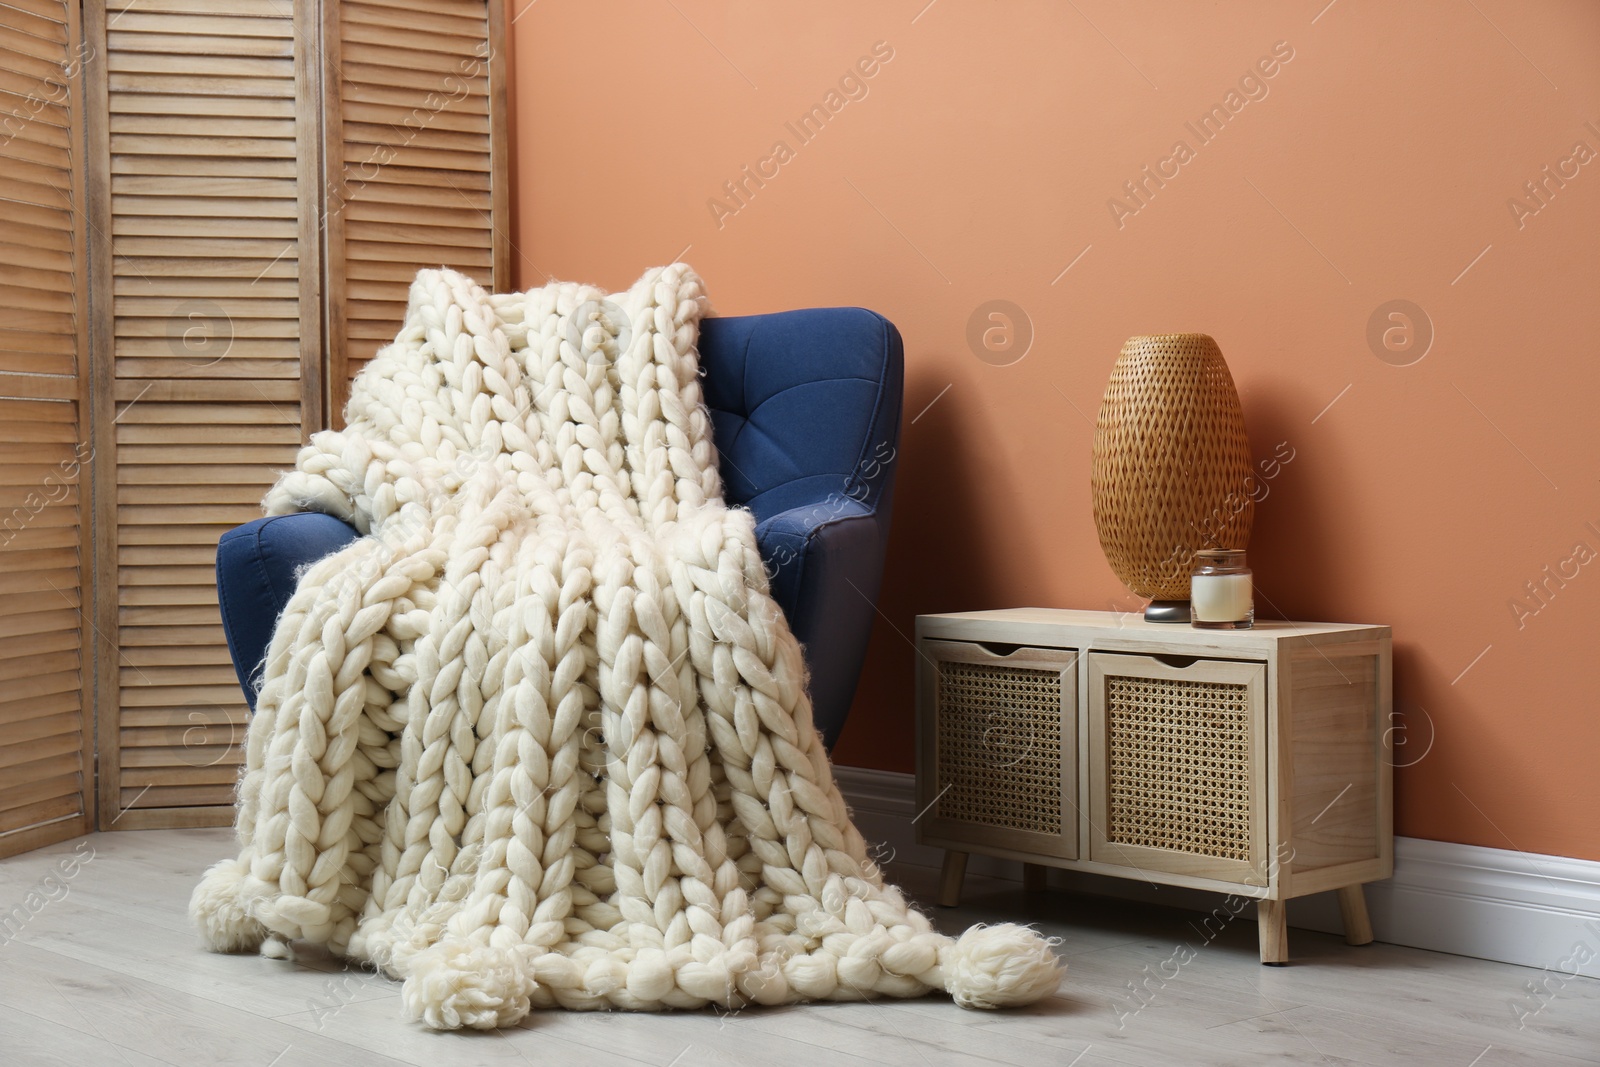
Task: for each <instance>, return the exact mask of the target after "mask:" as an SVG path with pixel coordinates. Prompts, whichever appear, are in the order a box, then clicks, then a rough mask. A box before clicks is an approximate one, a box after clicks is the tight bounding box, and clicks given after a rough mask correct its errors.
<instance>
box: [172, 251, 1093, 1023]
mask: <svg viewBox="0 0 1600 1067" xmlns="http://www.w3.org/2000/svg"><path fill="white" fill-rule="evenodd" d="M707 310H708V308H707V303H706V300H705V297H704V294H703V292H702V288H701V284H700V280H699V279H698V278H697V277H696V276H695V275H694V273H693V272H692V271H691V270H689V268H688V267H686V266H684V265H683V264H674V265H672V266H670V267H664V268H658V269H656V270H652V271H650V272H648V273H647V274H646V275H645V276H644V277H643V278H642V279H641V280H640V281H639V282H638V283H637V284H636V285H634V286H633V288H632V289H630V290H629V291H628V292H627V293H626V294H619V295H617V296H616V297H608V296H607V294H605V293H602V292H600V291H599V290H596V289H594V288H592V287H588V286H580V285H574V284H570V283H552V284H551V285H549V286H547V287H545V288H543V289H538V290H533V291H530V292H527V293H515V294H507V295H490V294H488V293H486V292H484V291H483V290H482V289H480V288H478V287H477V286H476V285H475V284H473V283H472V282H471V281H470V280H469V279H467V278H465V277H464V276H462V275H460V274H456V273H454V272H452V271H448V270H426V271H422V272H421V273H420V274H418V276H417V279H416V281H415V282H414V283H413V285H412V287H411V294H410V303H409V307H408V309H407V313H406V320H405V325H404V327H403V329H402V330H401V332H400V335H399V337H398V338H397V339H396V340H395V342H394V343H393V344H392V345H389V346H388V347H386V348H385V349H384V350H383V351H382V352H380V353H379V354H378V357H377V358H376V359H375V360H373V361H372V362H371V363H370V364H369V365H368V366H367V367H366V368H365V369H364V370H363V371H362V373H361V375H360V376H359V377H358V378H357V380H356V382H355V384H354V386H353V388H352V391H351V399H350V404H349V407H348V409H347V413H346V415H347V417H346V421H347V424H348V425H347V429H345V430H343V431H339V432H323V433H318V434H315V435H313V437H312V439H311V442H310V443H309V444H308V445H307V446H306V447H305V448H304V449H303V450H302V451H301V454H300V456H299V459H298V461H297V465H296V469H295V470H294V471H291V472H289V473H287V474H285V475H284V476H283V478H282V479H281V480H280V481H279V483H278V484H277V486H275V487H274V488H273V490H272V491H271V492H270V493H269V494H268V496H267V499H266V501H265V506H266V509H267V511H268V512H269V513H271V514H283V513H287V512H292V511H302V510H315V511H322V512H326V513H327V514H331V515H335V516H337V517H339V518H341V519H344V520H346V521H348V522H350V523H352V524H354V525H355V526H356V527H357V528H358V529H359V530H361V531H362V532H363V533H364V534H366V535H367V536H365V537H363V538H361V539H360V540H358V541H356V542H355V543H353V544H351V545H350V546H348V547H347V548H345V549H343V550H341V551H339V552H337V553H335V554H334V555H332V556H330V557H328V558H327V559H325V560H322V561H321V562H319V563H317V564H315V565H314V566H312V567H311V568H310V569H309V570H308V571H307V572H306V574H305V575H304V576H303V578H302V579H301V581H300V583H299V586H298V588H297V590H296V592H295V594H294V596H293V597H292V599H291V600H290V603H289V606H288V608H287V609H286V610H285V612H284V614H283V616H282V618H281V619H280V620H279V622H278V625H277V629H276V631H275V632H274V636H273V640H272V644H271V648H270V649H269V652H268V661H267V665H266V671H265V681H264V683H263V686H262V690H261V693H260V697H259V699H258V703H257V712H256V715H255V718H254V720H253V721H252V723H251V725H250V731H249V738H248V745H247V758H246V767H245V773H244V775H243V778H242V780H241V782H240V787H239V803H238V816H237V832H238V839H239V845H240V851H239V855H238V856H237V858H234V859H229V860H225V861H223V862H222V863H219V864H217V865H216V866H215V867H213V868H212V869H211V870H210V871H208V872H207V874H206V875H205V877H204V879H203V880H202V881H201V883H200V885H199V886H198V887H197V888H196V890H195V892H194V896H193V899H192V900H191V903H190V913H191V915H192V917H193V918H194V920H195V922H196V923H197V925H198V926H199V928H200V930H201V932H202V936H203V939H204V941H205V943H206V945H207V946H208V947H210V948H211V949H213V950H214V951H219V952H232V951H245V950H259V951H261V952H262V953H263V954H266V955H273V956H283V955H286V954H287V947H286V944H287V942H288V941H291V940H296V939H300V940H306V941H312V942H318V943H322V944H326V945H327V946H329V947H330V948H331V949H332V950H333V951H335V952H337V953H340V954H343V955H345V956H347V957H348V958H351V959H355V960H358V961H363V962H367V963H370V964H372V965H373V966H376V967H378V968H379V969H381V970H382V971H384V972H385V973H387V974H389V975H391V976H393V977H395V978H399V979H403V980H404V983H405V984H404V987H403V991H402V998H403V1002H404V1007H405V1011H406V1013H407V1015H408V1016H409V1017H411V1018H415V1019H420V1020H421V1021H422V1022H423V1023H424V1024H425V1025H427V1026H429V1027H433V1028H436V1029H453V1028H457V1027H476V1028H493V1027H498V1026H508V1025H512V1024H514V1023H516V1022H517V1021H518V1020H519V1019H521V1018H522V1017H523V1016H524V1015H525V1014H526V1013H527V1012H528V1011H529V1010H530V1008H532V1007H542V1008H547V1007H557V1006H559V1007H564V1008H572V1009H603V1008H623V1009H632V1010H660V1009H664V1008H695V1007H703V1006H705V1005H711V1004H715V1005H720V1006H722V1007H725V1008H729V1009H735V1008H739V1007H743V1006H745V1005H748V1004H785V1003H793V1002H798V1001H808V1000H865V999H870V998H874V997H880V996H894V997H916V996H921V995H923V994H925V993H928V992H929V991H932V990H940V989H942V990H945V991H947V992H949V993H950V994H951V995H952V996H953V997H954V998H955V1000H956V1002H957V1003H959V1004H961V1005H963V1006H965V1007H972V1008H998V1007H1005V1006H1008V1005H1016V1004H1026V1003H1031V1002H1033V1001H1036V1000H1039V999H1041V998H1043V997H1045V996H1048V995H1050V994H1051V993H1053V992H1054V991H1055V989H1056V987H1057V985H1058V983H1059V981H1060V979H1061V976H1062V973H1063V967H1062V965H1061V964H1060V963H1059V962H1058V961H1057V959H1056V957H1055V954H1054V952H1053V951H1052V944H1053V942H1051V941H1047V940H1046V939H1043V938H1041V937H1039V936H1038V935H1037V934H1036V933H1034V932H1033V931H1032V930H1029V929H1027V928H1025V927H1018V926H1010V925H1006V926H994V927H974V928H972V929H970V930H968V931H967V932H966V933H964V934H963V935H962V936H961V937H960V938H959V939H955V940H952V939H951V938H948V937H945V936H943V935H940V934H939V933H937V932H936V931H934V929H933V928H932V926H931V924H930V923H929V921H928V920H927V918H926V917H925V916H923V915H922V914H920V913H919V912H917V911H916V910H915V909H913V908H912V907H910V906H909V905H908V904H907V903H906V901H905V899H904V897H902V896H901V894H900V892H899V891H898V890H897V889H895V888H894V887H893V886H890V885H886V884H885V883H884V881H883V878H882V875H881V874H880V872H879V871H878V869H877V867H876V866H875V865H874V864H873V863H872V861H871V860H870V859H869V857H868V855H867V850H866V844H865V842H864V841H863V840H862V837H861V835H860V834H859V833H858V832H857V831H856V829H855V827H854V826H853V825H852V824H851V822H850V817H849V813H848V811H847V810H846V808H845V804H844V801H843V798H842V797H841V796H840V794H839V790H838V787H837V785H836V784H835V783H834V780H833V774H832V770H831V768H830V766H829V764H828V760H827V756H826V753H825V752H824V750H823V748H822V743H821V740H820V738H819V736H818V734H817V732H816V730H815V729H814V728H813V727H812V723H811V704H810V700H809V697H808V696H807V693H806V678H805V665H804V661H803V659H802V657H801V652H800V646H799V644H798V643H797V642H796V640H795V638H794V636H793V634H791V633H790V631H789V629H788V626H787V625H786V623H785V621H784V618H783V614H782V612H781V611H780V610H779V608H778V607H777V605H776V603H775V602H774V601H773V600H772V598H771V597H770V596H769V595H768V584H767V575H766V573H765V571H764V569H763V566H762V561H761V558H760V555H759V552H758V549H757V545H756V540H755V531H754V526H753V520H752V517H751V515H750V513H749V512H747V511H744V510H741V509H733V508H729V507H727V506H726V505H725V504H724V503H723V500H722V489H721V483H720V480H719V478H718V474H717V462H716V454H715V451H714V449H713V447H712V442H711V429H710V421H709V418H708V416H707V413H706V409H705V406H704V404H703V403H702V398H701V394H700V385H699V378H698V364H697V357H696V352H695V343H696V339H697V336H698V326H699V322H700V319H701V318H702V317H703V316H704V315H705V314H706V313H707Z"/></svg>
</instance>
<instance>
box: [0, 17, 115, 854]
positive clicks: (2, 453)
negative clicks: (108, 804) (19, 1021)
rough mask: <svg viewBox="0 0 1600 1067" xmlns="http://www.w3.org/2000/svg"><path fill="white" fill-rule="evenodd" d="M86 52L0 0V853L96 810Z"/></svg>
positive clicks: (77, 39)
mask: <svg viewBox="0 0 1600 1067" xmlns="http://www.w3.org/2000/svg"><path fill="white" fill-rule="evenodd" d="M83 59H84V53H83V50H82V39H81V34H80V27H79V20H78V14H77V8H76V6H75V5H64V4H62V3H60V2H59V0H7V2H6V4H5V5H4V6H0V856H9V855H12V854H13V853H16V852H21V851H24V850H26V849H29V848H34V847H37V846H39V845H43V844H47V843H49V842H52V841H60V840H64V839H66V838H69V837H75V836H77V835H79V834H82V833H85V832H87V831H88V830H89V829H91V828H92V826H93V822H94V818H93V808H92V804H93V771H92V766H93V758H94V757H93V731H92V729H91V728H90V722H89V718H90V716H89V710H90V701H89V697H88V695H87V694H88V692H89V691H90V690H89V688H88V686H87V683H88V682H89V681H90V674H91V672H90V670H89V669H88V664H89V660H90V657H91V655H92V646H93V643H94V638H93V631H92V630H91V629H90V628H89V627H88V626H87V625H85V616H84V609H85V607H86V605H87V603H88V601H89V596H88V590H89V587H90V573H91V572H90V569H89V552H88V547H89V545H88V540H87V536H88V529H89V526H88V523H87V522H86V519H87V515H86V512H87V504H88V493H87V491H86V490H85V487H86V486H87V484H88V478H87V477H85V476H84V472H85V471H87V470H88V469H89V468H90V467H91V466H92V464H93V462H94V456H93V452H92V447H91V445H90V442H89V439H88V435H87V432H86V427H87V422H88V420H87V419H86V418H85V410H84V402H85V398H86V396H87V385H88V381H87V360H86V356H87V353H88V346H87V344H86V328H87V322H88V317H87V302H88V301H87V289H86V285H85V271H84V237H85V231H84V225H83V204H84V195H83V173H84V168H83V165H82V144H83V138H82V130H83V126H82V114H83V107H82V105H83V100H82V93H81V91H80V87H81V83H82V78H81V69H82V64H83Z"/></svg>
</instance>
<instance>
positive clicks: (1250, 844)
mask: <svg viewBox="0 0 1600 1067" xmlns="http://www.w3.org/2000/svg"><path fill="white" fill-rule="evenodd" d="M917 651H918V657H917V806H918V808H919V809H923V810H925V811H926V814H924V815H923V816H922V817H921V818H920V819H918V821H917V840H918V841H919V842H922V843H924V844H929V845H936V846H941V847H943V848H944V849H946V853H945V864H944V880H943V886H942V890H941V894H940V900H939V902H940V903H941V904H945V905H953V904H955V903H956V902H957V900H958V899H959V896H960V892H961V880H962V877H963V875H964V873H965V870H966V861H967V854H968V853H970V852H980V853H985V854H988V855H994V856H1004V857H1009V858H1011V859H1018V860H1022V861H1023V862H1024V864H1025V866H1024V868H1023V870H1024V872H1025V873H1024V881H1025V884H1027V885H1028V886H1030V887H1032V888H1039V887H1042V886H1043V884H1044V873H1045V872H1044V868H1045V867H1062V868H1066V869H1068V870H1079V871H1088V872H1092V873H1095V874H1103V875H1113V876H1118V877H1125V878H1144V879H1147V880H1149V881H1153V882H1160V883H1166V884H1170V885H1178V886H1188V887H1191V888H1195V889H1210V890H1216V891H1218V892H1223V893H1231V894H1235V895H1236V896H1237V897H1248V898H1253V899H1254V900H1256V902H1257V909H1258V917H1259V922H1260V936H1261V960H1262V962H1263V963H1283V962H1285V961H1286V960H1287V959H1288V939H1287V933H1286V926H1285V922H1284V919H1285V902H1286V901H1288V900H1289V899H1290V898H1292V897H1298V896H1305V895H1306V894H1308V893H1316V892H1321V891H1323V890H1328V889H1337V890H1338V891H1339V904H1340V909H1341V911H1342V912H1343V915H1344V920H1345V938H1346V940H1348V941H1349V942H1350V943H1351V944H1354V945H1360V944H1366V943H1367V942H1369V941H1371V940H1372V929H1371V925H1370V923H1369V922H1368V920H1367V908H1366V900H1365V896H1364V894H1363V892H1362V888H1361V887H1362V884H1363V883H1365V882H1371V881H1375V880H1377V879H1381V878H1387V877H1389V875H1390V874H1392V873H1393V871H1394V849H1393V824H1392V814H1391V813H1392V793H1391V777H1392V766H1393V764H1392V760H1391V758H1390V755H1391V753H1390V736H1389V729H1388V727H1389V712H1390V633H1389V628H1388V627H1387V626H1356V625H1346V624H1341V623H1327V624H1315V623H1291V622H1273V621H1265V622H1258V623H1257V624H1256V626H1255V628H1254V629H1251V630H1234V631H1218V630H1196V629H1193V628H1191V627H1189V626H1186V625H1181V624H1180V625H1170V624H1157V623H1147V622H1145V621H1144V620H1143V619H1142V618H1141V617H1139V616H1137V615H1122V614H1118V613H1114V612H1100V611H1062V610H1055V609H1048V608H1014V609H1009V610H1005V611H978V612H967V613H961V614H951V615H922V616H919V617H918V618H917ZM1241 906H1242V905H1241Z"/></svg>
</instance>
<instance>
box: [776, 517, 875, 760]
mask: <svg viewBox="0 0 1600 1067" xmlns="http://www.w3.org/2000/svg"><path fill="white" fill-rule="evenodd" d="M886 532H887V531H886V530H885V529H884V522H883V517H882V516H880V515H879V514H877V513H876V512H874V511H873V510H871V509H869V508H868V507H866V506H865V505H863V504H862V503H860V502H859V501H857V500H854V499H851V498H850V497H847V496H844V495H842V494H837V493H836V494H833V495H831V496H829V497H828V498H827V499H826V500H822V501H818V502H816V503H814V504H806V505H802V506H800V507H796V508H791V509H790V510H788V511H784V512H780V513H778V514H776V515H773V516H771V517H770V518H768V519H766V520H765V521H764V522H761V523H760V524H758V525H757V526H756V541H757V542H758V543H759V545H760V547H761V558H762V559H763V560H764V561H765V562H766V564H767V573H768V574H769V575H770V576H771V582H772V598H773V599H774V600H776V601H777V602H778V606H779V607H780V608H782V609H783V613H784V615H785V616H786V617H787V618H788V620H789V627H790V629H792V630H793V631H794V635H795V637H797V638H799V640H800V643H801V644H802V645H804V646H805V658H806V664H807V666H808V667H809V668H810V672H811V681H810V690H811V701H812V708H813V715H814V718H815V723H816V727H817V729H818V730H820V731H821V732H822V736H823V741H824V742H825V743H826V744H827V745H828V747H830V748H831V747H832V746H833V744H834V742H835V741H837V740H838V735H839V732H840V731H841V730H842V729H843V728H844V721H845V716H846V715H847V714H848V713H849V711H850V700H851V698H852V696H853V695H854V693H855V687H856V680H857V678H858V677H859V676H860V674H861V664H862V662H863V661H864V660H865V659H866V654H867V637H868V635H869V634H870V633H871V631H872V618H873V615H874V613H875V612H876V610H877V601H878V587H879V582H880V579H881V578H882V575H883V552H884V543H885V534H886Z"/></svg>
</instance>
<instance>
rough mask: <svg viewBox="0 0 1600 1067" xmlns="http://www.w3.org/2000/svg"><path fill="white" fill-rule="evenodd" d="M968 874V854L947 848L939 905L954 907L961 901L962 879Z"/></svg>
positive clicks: (940, 883)
mask: <svg viewBox="0 0 1600 1067" xmlns="http://www.w3.org/2000/svg"><path fill="white" fill-rule="evenodd" d="M966 876H967V854H966V853H965V852H957V851H955V850H954V849H946V850H945V854H944V870H943V872H942V874H941V876H940V878H939V906H940V907H941V908H953V907H955V906H956V905H957V904H959V903H961V880H962V879H963V878H965V877H966Z"/></svg>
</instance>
